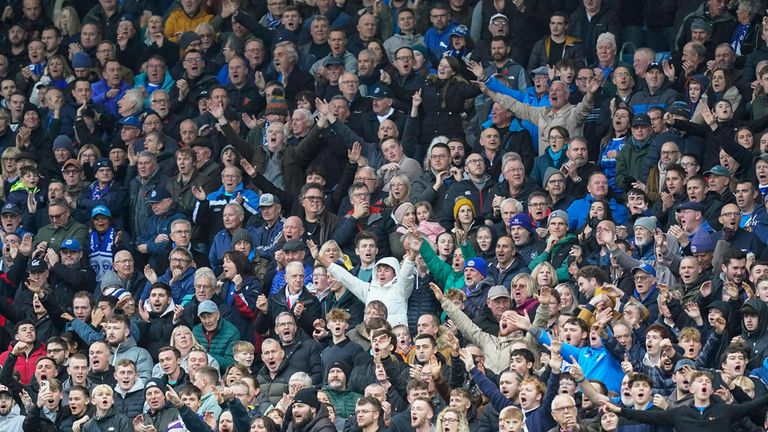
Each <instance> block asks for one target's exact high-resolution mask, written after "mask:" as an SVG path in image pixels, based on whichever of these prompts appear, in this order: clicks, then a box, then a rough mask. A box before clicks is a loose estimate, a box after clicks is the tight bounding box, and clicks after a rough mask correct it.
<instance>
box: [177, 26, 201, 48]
mask: <svg viewBox="0 0 768 432" xmlns="http://www.w3.org/2000/svg"><path fill="white" fill-rule="evenodd" d="M199 40H200V36H198V34H197V33H195V32H192V31H188V32H184V33H182V34H181V36H180V37H179V47H180V48H181V50H182V51H186V50H187V47H188V46H189V45H190V44H191V43H192V42H195V41H199Z"/></svg>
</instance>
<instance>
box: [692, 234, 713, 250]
mask: <svg viewBox="0 0 768 432" xmlns="http://www.w3.org/2000/svg"><path fill="white" fill-rule="evenodd" d="M714 250H715V242H713V241H712V236H711V235H709V233H708V232H707V231H706V230H703V229H699V230H698V231H696V234H694V235H693V238H692V239H691V252H693V253H704V252H713V251H714Z"/></svg>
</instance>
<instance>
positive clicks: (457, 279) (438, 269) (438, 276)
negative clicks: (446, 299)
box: [419, 241, 475, 291]
mask: <svg viewBox="0 0 768 432" xmlns="http://www.w3.org/2000/svg"><path fill="white" fill-rule="evenodd" d="M459 247H460V248H461V253H462V254H463V255H464V259H465V260H468V259H470V258H473V257H474V256H475V250H474V249H473V248H472V244H471V243H469V242H467V243H466V244H464V245H460V246H459ZM419 253H420V254H421V257H422V258H424V263H425V264H426V265H427V269H429V272H430V273H432V277H434V278H435V282H436V283H437V284H438V285H440V286H441V287H442V288H443V291H448V290H449V289H453V288H455V289H462V288H464V270H463V269H462V271H458V272H456V271H453V266H452V265H450V264H448V263H447V262H445V261H443V260H442V259H440V257H439V256H437V254H436V253H435V251H433V250H432V247H431V246H430V245H429V243H427V241H423V242H422V243H421V249H419Z"/></svg>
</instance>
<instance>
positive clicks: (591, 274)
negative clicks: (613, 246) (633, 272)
mask: <svg viewBox="0 0 768 432" xmlns="http://www.w3.org/2000/svg"><path fill="white" fill-rule="evenodd" d="M580 277H583V278H584V279H592V278H594V279H595V280H596V281H597V284H598V285H602V284H604V283H606V282H608V275H607V274H606V273H605V270H603V269H601V268H600V267H598V266H593V265H588V266H584V267H582V268H580V269H579V271H578V272H576V279H578V278H580Z"/></svg>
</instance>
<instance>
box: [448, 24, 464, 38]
mask: <svg viewBox="0 0 768 432" xmlns="http://www.w3.org/2000/svg"><path fill="white" fill-rule="evenodd" d="M468 35H469V30H468V29H467V26H465V25H457V26H456V27H454V28H453V30H451V34H450V36H459V37H463V38H465V37H467V36H468Z"/></svg>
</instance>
